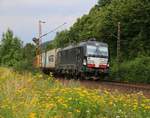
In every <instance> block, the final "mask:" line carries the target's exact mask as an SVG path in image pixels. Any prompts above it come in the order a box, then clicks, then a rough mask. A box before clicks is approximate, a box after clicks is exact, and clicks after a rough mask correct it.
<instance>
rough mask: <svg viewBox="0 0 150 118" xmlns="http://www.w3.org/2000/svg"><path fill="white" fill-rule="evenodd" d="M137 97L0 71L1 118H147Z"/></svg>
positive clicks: (149, 106)
mask: <svg viewBox="0 0 150 118" xmlns="http://www.w3.org/2000/svg"><path fill="white" fill-rule="evenodd" d="M149 111H150V99H146V98H145V97H144V96H143V95H142V94H141V93H140V94H131V95H128V94H121V93H118V92H115V93H109V92H108V91H100V90H90V89H86V88H81V87H79V85H76V84H75V86H74V84H73V82H71V84H69V86H67V85H65V86H64V85H62V84H60V83H59V82H58V81H57V80H56V81H55V80H54V78H53V77H52V76H49V77H48V76H45V75H41V74H38V73H37V74H35V75H33V74H31V73H24V74H19V73H17V72H14V71H13V70H11V69H7V68H0V118H116V117H118V118H149V116H150V112H149Z"/></svg>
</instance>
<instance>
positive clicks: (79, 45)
mask: <svg viewBox="0 0 150 118" xmlns="http://www.w3.org/2000/svg"><path fill="white" fill-rule="evenodd" d="M86 45H95V46H108V44H107V43H103V42H98V41H86V42H81V43H79V44H77V45H69V46H68V47H66V48H63V49H62V50H68V49H72V48H75V47H82V46H86Z"/></svg>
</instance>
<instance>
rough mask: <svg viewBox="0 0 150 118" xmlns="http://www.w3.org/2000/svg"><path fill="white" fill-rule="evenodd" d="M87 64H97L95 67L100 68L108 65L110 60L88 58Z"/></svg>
mask: <svg viewBox="0 0 150 118" xmlns="http://www.w3.org/2000/svg"><path fill="white" fill-rule="evenodd" d="M87 62H88V64H95V67H96V68H98V67H99V66H100V65H107V64H108V59H107V58H97V57H88V59H87ZM90 62H92V63H90Z"/></svg>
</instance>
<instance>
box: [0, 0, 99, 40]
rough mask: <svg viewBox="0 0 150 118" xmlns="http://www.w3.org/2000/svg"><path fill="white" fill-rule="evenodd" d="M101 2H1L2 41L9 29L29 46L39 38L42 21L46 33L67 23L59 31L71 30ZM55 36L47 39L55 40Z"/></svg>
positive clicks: (12, 0)
mask: <svg viewBox="0 0 150 118" xmlns="http://www.w3.org/2000/svg"><path fill="white" fill-rule="evenodd" d="M96 3H97V0H0V38H1V36H2V33H3V32H5V31H6V30H7V29H8V28H10V29H12V30H13V31H14V34H15V35H17V36H18V37H19V38H21V39H22V40H23V41H24V42H25V43H27V42H31V41H32V38H33V37H35V36H38V20H43V21H45V22H46V24H43V26H42V27H43V33H46V32H48V31H50V30H51V29H54V28H55V27H57V26H58V25H61V24H63V23H64V22H67V24H66V25H65V26H63V27H61V28H60V29H59V30H58V31H61V30H63V29H66V28H69V27H70V26H71V25H72V24H73V23H74V22H75V21H76V19H77V18H78V17H81V16H82V15H83V14H87V13H88V12H89V10H90V9H91V8H92V7H93V6H94V5H95V4H96ZM54 36H55V33H52V34H50V35H48V36H46V37H44V38H43V41H47V40H52V39H53V38H54Z"/></svg>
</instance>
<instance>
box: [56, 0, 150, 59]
mask: <svg viewBox="0 0 150 118" xmlns="http://www.w3.org/2000/svg"><path fill="white" fill-rule="evenodd" d="M118 22H121V53H122V59H124V58H126V59H132V58H134V57H137V56H138V55H140V54H143V55H145V54H148V55H150V51H149V50H150V45H148V44H150V32H149V30H150V2H149V0H99V2H98V4H97V5H95V6H94V7H93V8H92V9H91V11H90V12H89V14H87V15H83V16H82V18H79V19H78V20H77V22H76V23H75V24H74V25H73V26H72V27H71V28H70V30H65V31H62V32H60V33H58V34H57V36H56V38H55V40H56V41H55V42H56V43H55V44H56V45H57V47H63V46H66V45H68V44H70V43H73V42H80V41H83V40H88V39H89V38H92V37H95V38H97V40H99V41H104V42H107V43H108V44H109V46H110V51H111V57H116V41H117V38H116V37H117V23H118ZM62 42H63V43H62Z"/></svg>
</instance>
